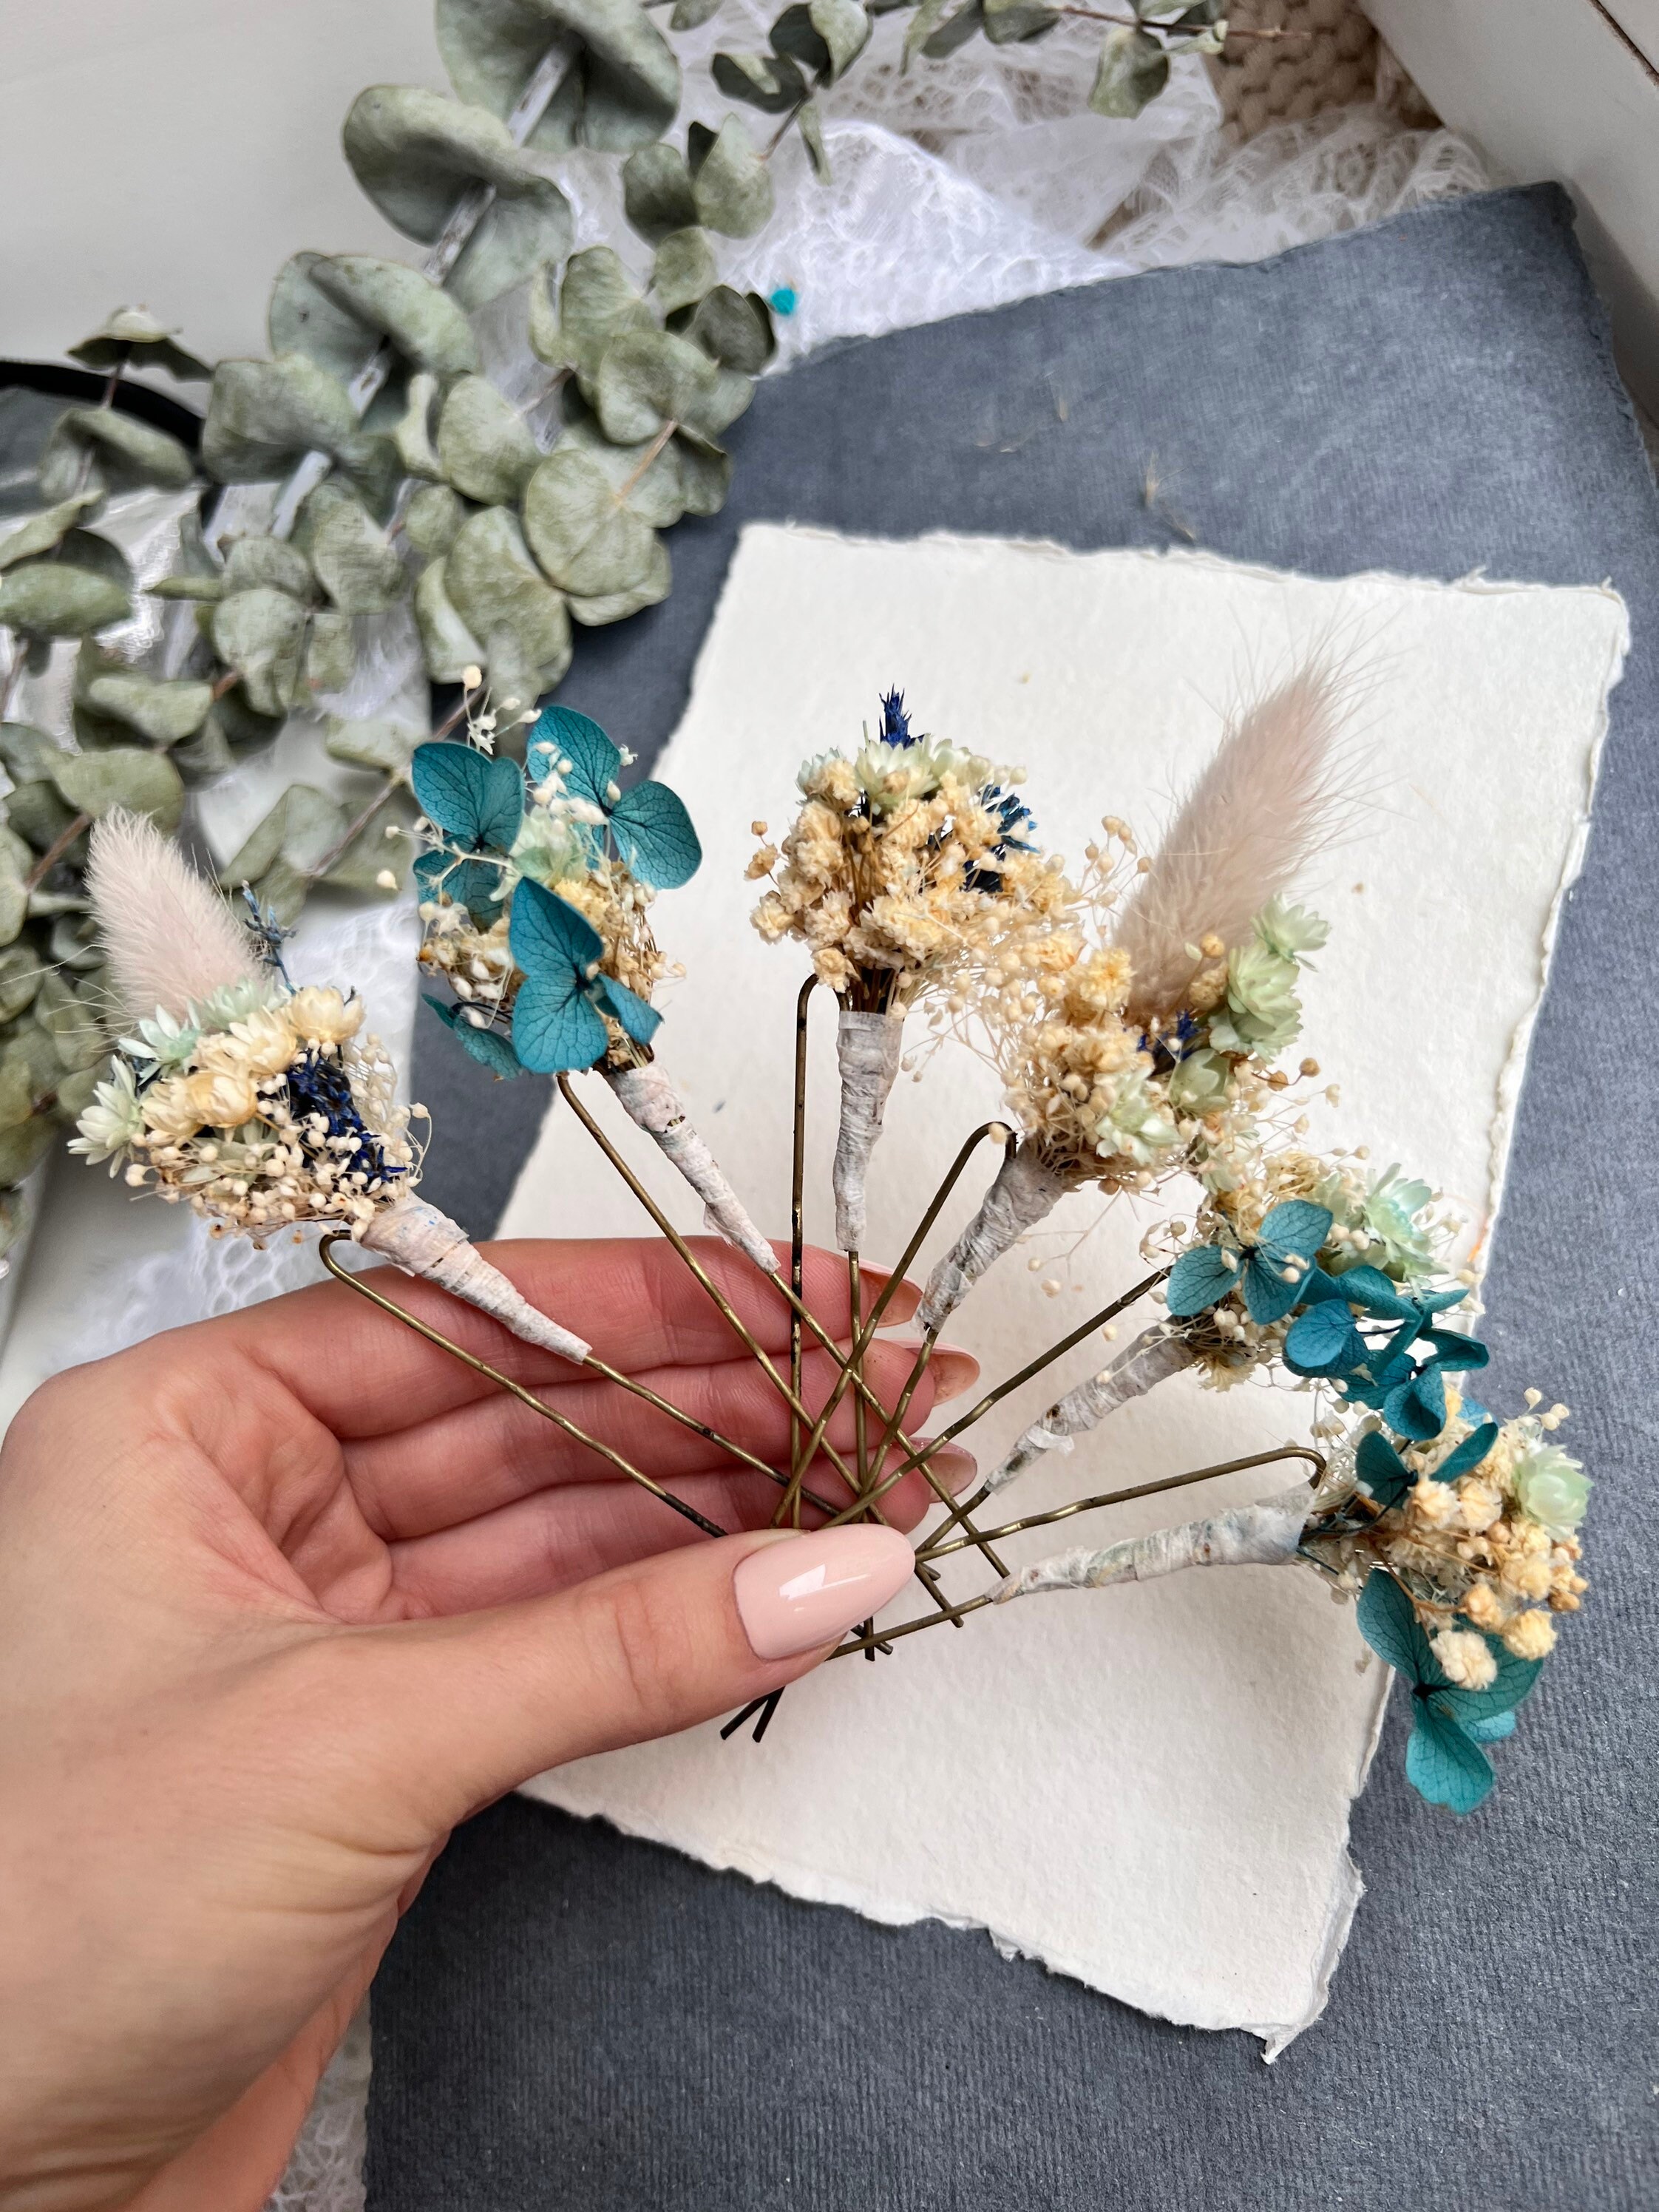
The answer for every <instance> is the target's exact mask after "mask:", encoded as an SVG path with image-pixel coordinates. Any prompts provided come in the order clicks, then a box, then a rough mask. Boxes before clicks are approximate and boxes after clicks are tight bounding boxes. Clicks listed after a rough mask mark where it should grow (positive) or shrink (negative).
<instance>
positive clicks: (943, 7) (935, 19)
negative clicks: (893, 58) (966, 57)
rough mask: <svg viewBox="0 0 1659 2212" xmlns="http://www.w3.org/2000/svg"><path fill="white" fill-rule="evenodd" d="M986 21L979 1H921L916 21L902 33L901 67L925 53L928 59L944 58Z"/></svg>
mask: <svg viewBox="0 0 1659 2212" xmlns="http://www.w3.org/2000/svg"><path fill="white" fill-rule="evenodd" d="M984 21H985V10H984V8H983V6H982V4H981V0H921V7H920V8H918V9H917V10H916V13H915V20H914V21H912V23H911V25H910V27H909V29H908V31H907V32H906V33H905V34H904V60H903V66H904V68H906V69H907V70H908V68H909V66H910V64H911V63H912V62H913V61H914V60H915V57H916V56H917V55H918V54H919V53H921V54H925V55H926V56H927V58H928V60H929V61H930V62H939V61H943V60H944V59H945V57H946V56H947V55H948V54H953V53H955V52H956V50H957V47H958V46H966V45H967V43H968V41H969V39H971V38H972V37H973V35H974V33H975V31H977V30H979V29H980V28H981V26H982V25H983V23H984Z"/></svg>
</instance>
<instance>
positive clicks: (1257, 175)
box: [47, 0, 1487, 2212]
mask: <svg viewBox="0 0 1659 2212" xmlns="http://www.w3.org/2000/svg"><path fill="white" fill-rule="evenodd" d="M774 13H775V9H774V8H771V7H769V8H767V9H760V8H758V7H757V6H755V5H754V4H753V0H726V5H725V6H724V7H723V8H721V9H720V11H719V14H718V15H717V17H716V18H715V19H714V21H711V22H710V23H708V25H707V26H705V27H703V29H702V30H701V31H700V32H698V33H694V34H692V35H691V36H690V37H689V38H687V39H685V40H681V41H680V42H679V43H680V46H681V50H682V52H684V53H686V54H687V55H688V57H689V59H690V67H689V68H688V71H687V99H686V108H687V112H689V113H690V114H692V115H696V116H700V117H702V118H703V119H706V120H708V121H710V122H714V123H718V121H719V120H720V117H721V115H722V114H724V113H725V112H726V108H727V103H726V100H724V99H723V98H722V97H721V96H720V94H718V93H717V92H716V91H715V89H714V86H713V83H712V80H711V79H710V77H709V76H708V58H709V56H710V55H711V54H712V53H713V52H714V49H715V48H716V47H717V46H725V47H728V48H738V49H741V48H760V47H763V46H764V45H765V43H766V40H765V32H766V27H767V26H768V24H769V21H770V19H771V16H772V15H773V14H774ZM907 20H908V19H907V18H905V17H902V16H897V15H889V16H884V17H882V18H879V19H878V21H877V25H876V30H875V33H874V37H873V39H872V45H871V47H870V49H869V50H867V51H866V54H865V55H864V56H863V58H861V59H860V62H859V63H858V64H855V66H854V69H853V70H852V72H851V73H850V75H849V76H848V78H847V79H846V81H845V82H843V83H842V85H840V86H838V87H836V88H834V89H833V90H832V91H830V92H829V94H827V95H825V97H824V98H823V101H822V102H821V106H822V107H823V114H824V124H825V129H824V137H825V140H826V143H827V146H828V150H829V158H830V161H831V163H832V166H833V168H834V173H835V177H834V182H833V184H831V185H829V186H827V187H826V186H823V185H819V184H818V183H817V181H816V179H814V178H813V176H812V174H811V168H810V167H809V164H808V162H807V161H806V158H805V151H804V149H803V148H802V147H801V145H800V143H799V136H798V134H795V133H791V134H790V135H789V136H788V137H787V138H786V139H785V141H784V142H783V143H782V144H781V146H780V148H779V150H778V153H777V155H775V158H774V160H773V162H772V171H773V176H774V180H775V189H776V197H777V210H776V213H775V217H774V220H773V221H772V222H771V223H770V224H769V226H768V228H766V229H765V230H764V231H763V233H762V234H760V236H758V237H757V238H756V239H753V240H747V241H744V242H740V243H737V244H727V243H726V242H722V243H721V247H720V260H721V273H722V276H725V277H726V279H727V281H729V282H731V283H735V284H738V285H739V286H744V287H753V288H754V289H757V290H758V291H761V292H763V293H766V294H771V293H773V292H774V291H775V290H777V289H779V288H781V287H784V286H787V287H788V288H790V289H793V292H794V293H795V295H796V306H795V308H794V311H793V313H790V314H789V315H787V317H781V318H780V320H779V326H778V327H779V334H780V340H781V343H780V356H779V365H780V366H786V365H787V363H788V362H790V361H792V360H794V359H797V358H799V356H800V355H802V354H803V353H805V352H806V351H808V350H809V349H811V348H812V347H814V346H817V345H821V344H823V343H826V342H828V341H829V340H831V339H835V338H844V337H859V336H872V335H875V334H878V333H879V332H881V331H889V330H894V329H898V328H902V327H905V326H907V325H914V324H918V323H926V322H932V321H936V320H939V319H941V318H943V317H945V316H948V315H952V314H957V313H962V312H964V311H967V310H970V309H976V308H984V307H994V306H997V305H999V304H1001V303H1002V302H1005V301H1011V300H1018V299H1023V298H1027V297H1030V296H1031V295H1036V294H1039V293H1044V292H1048V291H1053V290H1055V289H1060V288H1061V287H1063V286H1066V285H1072V284H1079V283H1091V282H1094V281H1097V280H1098V279H1100V278H1102V277H1110V276H1121V275H1125V274H1127V273H1129V272H1131V271H1133V270H1140V269H1146V268H1152V267H1154V266H1168V265H1170V264H1176V263H1182V262H1189V261H1195V260H1200V259H1212V260H1224V261H1248V260H1255V259H1259V258H1262V257H1264V256H1266V255H1268V254H1272V253H1276V252H1280V251H1282V250H1283V249H1284V248H1285V247H1287V246H1295V245H1298V244H1301V243H1304V242H1305V241H1307V240H1312V239H1316V238H1322V237H1326V236H1328V235H1330V234H1333V233H1334V232H1338V231H1343V230H1349V229H1352V228H1356V227H1357V226H1358V225H1359V224H1362V223H1367V222H1377V221H1380V220H1381V219H1383V218H1384V217H1386V216H1391V215H1395V214H1398V213H1401V211H1403V210H1407V209H1409V208H1413V207H1419V206H1422V205H1424V204H1427V203H1429V202H1431V201H1434V200H1437V199H1442V198H1445V197H1449V196H1451V195H1454V194H1456V193H1461V192H1468V191H1477V190H1479V189H1480V188H1481V187H1482V186H1483V185H1485V184H1486V182H1487V179H1486V175H1485V173H1484V172H1483V170H1482V167H1481V165H1480V160H1479V158H1478V156H1477V155H1475V154H1474V152H1473V151H1472V149H1470V148H1469V147H1468V146H1467V145H1466V144H1464V143H1462V141H1461V140H1459V139H1458V138H1456V137H1454V136H1453V135H1452V134H1451V133H1450V132H1449V131H1440V130H1411V129H1407V128H1404V127H1402V126H1401V124H1400V123H1399V121H1398V120H1397V119H1396V118H1394V117H1392V116H1390V115H1389V114H1386V113H1384V112H1381V111H1380V110H1379V109H1377V108H1376V107H1356V108H1346V109H1341V110H1338V111H1335V112H1331V113H1328V114H1326V115H1322V116H1319V117H1316V118H1314V119H1312V120H1311V121H1307V122H1298V123H1288V124H1282V125H1276V126H1274V127H1273V128H1270V129H1268V130H1267V131H1262V132H1261V134H1260V135H1259V136H1258V137H1255V138H1253V139H1251V140H1249V142H1248V143H1245V144H1243V145H1242V146H1241V145H1238V144H1237V143H1233V141H1232V140H1231V138H1230V137H1229V136H1228V135H1227V134H1226V133H1225V131H1223V129H1222V128H1221V122H1220V109H1219V106H1218V101H1217V100H1216V97H1215V94H1214V92H1213V91H1212V88H1211V85H1210V82H1209V80H1208V78H1207V76H1206V75H1205V73H1204V71H1203V70H1202V68H1201V66H1200V64H1198V63H1196V62H1195V61H1191V60H1188V61H1184V62H1180V63H1177V64H1176V68H1175V70H1174V73H1173V77H1172V82H1171V84H1170V89H1169V91H1168V93H1167V94H1165V96H1164V98H1163V99H1162V100H1158V101H1157V102H1155V103H1154V104H1153V106H1151V107H1150V108H1148V109H1147V110H1146V112H1145V113H1144V114H1142V115H1141V116H1140V117H1139V118H1137V119H1136V120H1135V121H1133V122H1132V123H1109V122H1105V121H1103V120H1102V119H1101V118H1097V117H1096V116H1094V115H1092V114H1090V113H1088V112H1086V111H1085V100H1086V96H1087V93H1088V89H1089V86H1090V83H1091V80H1092V76H1093V72H1094V67H1095V58H1096V53H1097V36H1096V35H1091V31H1090V27H1088V26H1087V25H1085V24H1073V23H1067V24H1065V25H1062V26H1061V27H1060V28H1058V29H1056V30H1055V31H1054V33H1052V34H1051V35H1050V36H1049V37H1048V38H1047V39H1044V40H1039V41H1038V42H1036V44H1034V45H1031V46H1013V47H1004V48H1000V49H999V48H995V47H993V46H988V45H987V44H986V43H985V42H984V41H983V40H975V41H973V42H972V43H970V44H969V45H968V46H964V47H963V48H962V49H960V50H959V51H958V52H957V53H956V54H955V55H954V56H952V57H951V59H950V60H949V61H946V62H941V63H928V62H923V61H918V62H917V63H916V64H914V65H913V67H912V68H911V69H910V70H908V71H905V70H902V68H901V66H900V64H899V58H898V54H899V48H900V46H901V44H902V37H903V31H904V25H905V22H906V21H907ZM756 127H757V128H760V127H766V118H760V121H759V124H758V125H757V126H756ZM569 182H570V187H571V191H572V195H573V198H574V202H575V204H576V208H577V216H578V236H579V238H580V240H581V241H582V242H584V243H593V242H595V241H596V240H599V239H601V238H604V239H607V240H611V241H612V242H615V243H617V245H618V246H619V247H620V248H621V250H623V252H624V256H625V258H627V259H628V260H629V263H630V265H632V266H633V267H634V268H635V270H636V271H638V272H639V273H641V274H643V273H644V270H646V269H647V267H648V264H649V253H648V250H647V249H646V248H645V247H644V246H642V245H641V242H640V241H638V240H632V239H631V238H630V237H629V234H627V232H626V231H625V228H624V227H623V223H622V221H621V210H620V203H619V194H618V190H617V182H616V174H615V165H614V164H611V165H601V164H599V163H598V162H596V161H586V162H583V161H580V160H579V161H575V162H574V163H573V164H572V165H571V172H570V178H569ZM484 322H485V328H484V332H483V335H484V338H485V343H486V348H487V351H488V354H489V368H490V372H491V374H493V375H494V376H495V378H496V380H497V381H498V382H499V383H500V384H501V386H502V388H503V389H505V390H507V392H509V393H510V394H511V395H512V396H513V398H515V399H517V400H520V401H523V400H525V399H526V398H533V396H534V394H535V393H536V392H537V391H538V387H539V386H540V385H541V384H543V383H544V376H545V373H544V371H542V370H541V369H540V368H539V365H538V364H537V363H536V362H534V360H533V357H532V356H530V354H529V352H528V349H527V347H526V345H525V343H524V341H523V337H522V327H523V325H522V315H521V313H520V314H518V315H517V316H516V318H514V317H513V316H510V315H508V314H507V313H497V314H493V315H489V316H487V317H486V318H485V319H484ZM532 419H534V418H533V417H532ZM738 465H739V466H741V459H739V462H738ZM382 647H383V650H382V651H381V652H380V653H379V654H378V655H377V656H376V657H375V658H374V661H373V663H372V665H368V666H367V667H365V668H364V669H363V670H362V671H360V674H359V677H358V678H357V679H356V682H355V684H354V688H353V696H352V697H351V699H350V700H349V702H337V703H338V704H339V705H340V706H341V708H342V710H343V711H349V712H351V713H353V714H362V715H368V714H375V713H384V712H386V711H388V710H389V709H392V708H395V706H396V704H397V702H399V701H400V700H408V699H409V698H410V696H414V695H416V694H418V690H419V684H420V676H419V667H418V659H417V655H416V647H415V641H414V638H413V633H412V629H411V628H410V625H409V624H408V623H405V622H399V621H398V620H396V619H393V620H391V621H389V622H388V623H387V624H386V635H385V636H384V638H383V640H382ZM578 649H579V650H580V646H579V647H578ZM284 744H285V746H286V745H287V744H288V740H286V739H285V740H284ZM295 772H297V771H296V769H295V767H294V765H293V764H292V763H291V762H290V763H288V764H287V765H286V770H285V775H284V778H283V780H286V776H287V775H293V774H294V773H295ZM256 781H257V780H256ZM276 787H280V784H278V785H277V786H276ZM270 795H272V796H274V788H273V790H272V792H271V794H270ZM231 797H232V799H234V801H235V804H234V806H233V807H232V810H231V811H233V812H234V814H237V815H246V808H247V805H248V804H250V803H251V795H250V794H249V793H240V792H238V793H232V794H231ZM264 803H265V804H268V803H269V799H265V800H264ZM227 804H228V802H227V801H226V800H225V799H223V798H221V799H219V801H218V803H217V805H216V806H215V805H210V807H209V809H208V810H207V811H208V813H209V816H210V828H211V827H212V821H211V817H212V816H213V815H214V814H215V812H216V811H217V812H218V813H220V814H223V813H224V811H225V807H226V805H227ZM232 835H234V829H230V828H228V827H226V826H225V825H223V824H222V825H221V828H220V829H219V831H218V832H217V833H216V834H215V836H214V840H213V842H215V844H216V846H221V847H223V848H225V849H228V842H227V840H228V837H229V836H232ZM414 942H415V939H414V926H413V917H412V914H411V911H410V906H409V904H408V903H407V902H404V903H403V904H401V905H399V906H398V907H395V908H391V909H380V910H375V911H373V912H368V913H364V914H362V915H357V916H355V917H352V918H349V919H347V920H341V919H339V918H338V917H335V918H334V919H332V920H328V919H321V920H320V921H319V922H318V923H308V925H307V937H306V939H305V941H303V942H302V943H301V945H300V947H298V948H297V950H296V955H295V957H296V960H297V962H298V965H297V966H296V968H295V973H296V975H301V976H302V977H303V978H304V979H315V980H318V981H331V982H336V983H338V984H340V985H342V986H350V985H355V986H356V987H357V989H358V990H359V991H360V992H361V993H362V994H363V996H364V997H365V999H366V1000H367V1001H368V1008H369V1015H370V1026H371V1027H372V1028H374V1030H377V1031H378V1033H379V1034H380V1036H382V1037H383V1038H384V1040H385V1042H386V1044H387V1046H388V1047H389V1048H391V1050H392V1054H393V1056H394V1057H395V1058H396V1059H397V1060H398V1062H399V1064H400V1065H401V1066H407V1063H408V1057H409V1046H410V1034H411V1031H412V1028H413V1021H414V1014H415V998H416V994H415V968H414V962H413V958H412V954H413V950H414ZM437 1139H438V1141H439V1142H442V1141H444V1133H443V1132H442V1131H439V1132H438V1133H437ZM118 1202H120V1195H119V1194H118V1193H114V1192H112V1203H118ZM317 1274H318V1262H317V1258H316V1253H315V1247H314V1241H313V1239H312V1238H310V1237H307V1238H305V1239H304V1240H303V1241H302V1242H301V1243H284V1244H282V1245H278V1246H275V1247H273V1248H272V1249H270V1250H268V1251H266V1252H264V1253H259V1252H255V1251H254V1250H252V1248H251V1247H250V1246H249V1245H248V1244H247V1243H246V1242H245V1241H243V1240H240V1239H237V1238H234V1237H225V1238H222V1239H218V1240H215V1239H212V1238H210V1237H209V1236H208V1235H207V1233H206V1231H205V1230H204V1226H203V1225H201V1224H199V1223H197V1222H194V1221H193V1220H178V1221H176V1233H174V1234H173V1235H172V1236H171V1237H170V1238H169V1239H168V1240H167V1243H166V1249H161V1250H159V1251H157V1252H155V1254H154V1255H152V1256H151V1257H150V1258H149V1259H148V1260H146V1261H143V1262H142V1263H141V1264H140V1265H139V1266H138V1267H136V1268H133V1269H131V1270H130V1271H129V1272H128V1273H127V1274H126V1276H125V1279H123V1280H119V1281H115V1282H111V1283H110V1284H109V1285H107V1287H106V1290H105V1291H103V1292H102V1293H101V1295H100V1297H98V1298H96V1299H95V1300H94V1301H93V1302H92V1304H90V1306H85V1305H83V1306H82V1307H81V1308H80V1309H79V1310H77V1311H76V1312H75V1313H72V1314H70V1313H66V1314H64V1316H62V1328H61V1345H60V1346H58V1350H59V1351H60V1352H61V1356H54V1357H53V1358H52V1359H50V1360H49V1361H48V1363H47V1371H52V1370H53V1369H54V1368H55V1367H57V1366H67V1365H70V1364H73V1363H74V1362H76V1361H77V1360H82V1359H86V1358H91V1357H94V1356H96V1355H98V1354H100V1353H102V1352H112V1351H115V1350H117V1349H119V1348H121V1347H122V1346H126V1345H130V1344H132V1343H135V1342H137V1341H139V1340H141V1339H143V1337H146V1336H148V1335H150V1334H154V1333H155V1332H156V1331H157V1330H160V1329H162V1328H173V1327H175V1326H177V1325H179V1323H181V1322H189V1321H194V1320H197V1319H201V1318H204V1317H205V1316H210V1315H214V1314H220V1313H224V1312H228V1311H231V1310H234V1309H236V1308H238V1307H240V1306H243V1305H246V1304H250V1303H252V1302H255V1301H257V1300H259V1299H263V1298H266V1297H271V1296H273V1295H274V1294H275V1293H276V1292H277V1291H282V1290H285V1289H288V1288H290V1287H293V1286H295V1285H300V1284H302V1283H307V1282H311V1281H314V1280H315V1279H317ZM367 2081H368V2031H367V2021H366V2017H363V2018H361V2019H360V2021H359V2023H358V2024H357V2026H356V2027H354V2030H353V2033H352V2036H351V2038H350V2039H349V2041H348V2044H347V2045H346V2046H345V2048H344V2049H343V2051H342V2053H341V2055H340V2057H339V2058H338V2059H337V2061H336V2063H335V2064H334V2066H333V2067H332V2068H331V2069H330V2072H329V2075H328V2076H327V2078H326V2080H325V2082H324V2085H323V2088H322V2090H321V2092H320V2093H319V2097H318V2100H317V2103H316V2106H315V2108H314V2110H313V2114H312V2117H311V2118H310V2120H309V2122H308V2123H307V2128H306V2130H305V2132H304V2134H303V2136H301V2142H300V2144H299V2146H298V2148H296V2150H295V2155H294V2160H293V2162H292V2164H291V2166H290V2167H289V2172H288V2174H287V2176H286V2177H285V2179H283V2183H282V2185H281V2186H280V2188H279V2189H278V2190H277V2191H276V2195H275V2196H274V2197H272V2198H271V2200H270V2208H271V2212H361V2208H362V2203H363V2186H362V2171H361V2169H362V2143H363V2119H362V2112H363V2100H364V2096H365V2093H366V2087H367Z"/></svg>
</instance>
